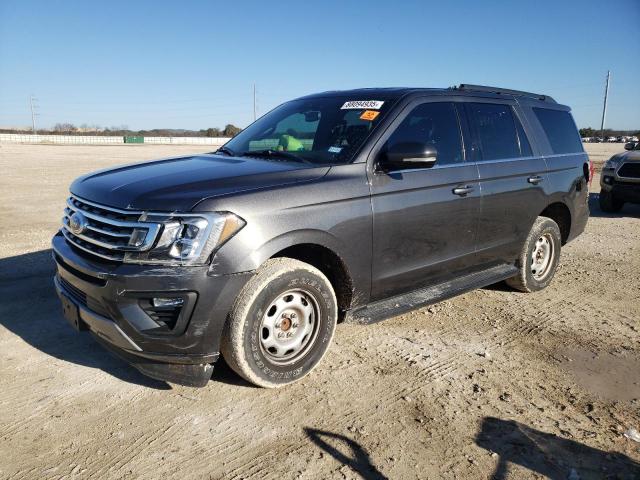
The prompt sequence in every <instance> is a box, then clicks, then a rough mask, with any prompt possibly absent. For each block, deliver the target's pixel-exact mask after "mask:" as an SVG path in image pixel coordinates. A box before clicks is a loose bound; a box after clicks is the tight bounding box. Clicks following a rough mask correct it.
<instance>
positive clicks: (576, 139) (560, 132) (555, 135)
mask: <svg viewBox="0 0 640 480" xmlns="http://www.w3.org/2000/svg"><path fill="white" fill-rule="evenodd" d="M533 112H534V113H535V114H536V117H538V120H539V121H540V124H541V125H542V128H543V130H544V133H546V134H547V138H548V139H549V143H550V144H551V150H552V151H553V153H556V154H560V153H582V152H583V149H582V142H581V141H580V135H579V134H578V129H577V128H576V124H575V122H574V121H573V118H572V117H571V114H570V113H569V112H564V111H562V110H550V109H548V108H534V109H533Z"/></svg>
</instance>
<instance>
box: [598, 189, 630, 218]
mask: <svg viewBox="0 0 640 480" xmlns="http://www.w3.org/2000/svg"><path fill="white" fill-rule="evenodd" d="M598 203H599V204H600V210H602V211H603V212H606V213H616V212H619V211H620V210H621V209H622V207H623V206H624V202H623V201H622V200H620V199H618V198H616V197H615V195H614V194H613V192H607V191H606V190H601V191H600V195H598Z"/></svg>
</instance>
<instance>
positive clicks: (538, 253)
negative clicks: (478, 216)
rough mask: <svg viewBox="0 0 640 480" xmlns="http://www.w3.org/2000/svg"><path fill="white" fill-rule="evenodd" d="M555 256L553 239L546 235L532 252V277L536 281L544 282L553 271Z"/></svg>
mask: <svg viewBox="0 0 640 480" xmlns="http://www.w3.org/2000/svg"><path fill="white" fill-rule="evenodd" d="M553 254H554V245H553V238H552V237H551V234H549V233H545V234H543V235H541V236H540V237H539V238H538V239H537V240H536V243H535V245H534V248H533V252H531V275H533V278H535V279H536V280H542V279H543V278H545V277H546V276H547V275H548V274H549V272H550V271H551V264H552V260H553Z"/></svg>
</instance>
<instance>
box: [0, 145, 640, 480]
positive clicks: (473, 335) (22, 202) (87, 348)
mask: <svg viewBox="0 0 640 480" xmlns="http://www.w3.org/2000/svg"><path fill="white" fill-rule="evenodd" d="M209 148H210V147H209ZM587 148H588V150H589V152H590V154H591V155H592V158H593V159H594V160H595V161H596V164H597V165H598V166H601V164H602V162H603V161H604V160H606V159H607V158H608V157H609V156H610V155H611V154H612V153H615V152H616V151H620V150H621V148H622V145H619V144H618V145H587ZM207 150H208V148H207V147H204V148H199V147H193V146H188V147H179V146H53V145H50V146H47V145H31V146H28V145H7V144H4V145H0V168H1V172H2V175H1V176H0V203H1V204H2V208H1V209H0V245H1V246H2V248H1V250H0V478H3V479H89V478H92V479H106V478H117V479H119V478H135V479H137V478H141V479H158V478H165V479H169V478H180V479H218V478H228V479H241V478H254V479H263V478H264V479H267V478H268V479H290V478H291V479H293V478H300V479H318V478H321V479H343V478H347V479H352V478H356V479H357V478H366V479H369V478H390V479H404V478H432V479H437V478H446V479H454V478H470V479H477V478H479V479H481V478H496V479H498V478H500V479H502V478H510V479H532V478H553V479H571V480H576V479H595V478H598V479H599V478H640V443H637V442H636V441H633V440H632V439H629V438H627V437H626V436H625V435H624V434H625V432H627V434H629V436H633V434H632V432H629V429H636V430H640V321H639V318H640V276H639V275H638V272H639V271H640V242H639V238H640V206H627V207H625V208H624V210H623V211H622V212H621V213H620V214H616V215H605V214H603V213H602V212H600V210H599V209H598V207H597V201H594V200H597V197H596V194H595V193H592V195H591V197H592V198H591V207H592V209H591V211H592V218H591V219H590V221H589V224H588V226H587V229H586V232H585V233H584V234H583V235H582V236H581V237H579V238H578V239H577V240H576V241H574V242H573V243H571V244H569V245H567V246H566V248H564V249H563V252H562V259H561V266H560V269H559V271H558V273H557V275H556V278H555V280H554V282H553V283H552V284H551V286H550V287H549V288H548V289H546V290H545V291H543V292H539V293H536V294H528V295H527V294H522V293H515V292H513V291H510V290H509V289H508V288H506V287H505V286H502V285H497V286H493V287H490V288H485V289H482V290H477V291H474V292H471V293H468V294H466V295H463V296H461V297H457V298H455V299H453V300H450V301H446V302H442V303H439V304H436V305H433V306H431V307H428V308H423V309H420V310H417V311H415V312H412V313H410V314H406V315H402V316H399V317H396V318H394V319H391V320H388V321H386V322H382V323H379V324H376V325H373V326H358V325H348V324H341V325H339V326H338V331H337V334H336V337H335V342H334V344H333V345H332V347H331V348H330V350H329V353H328V355H327V357H326V358H325V360H324V361H323V363H322V364H321V365H320V366H319V367H318V368H317V369H316V370H315V371H314V372H313V373H312V374H311V375H310V376H308V377H306V378H305V379H304V380H303V381H301V382H299V383H297V384H295V385H292V386H290V387H287V388H285V389H280V390H263V389H258V388H253V387H251V386H250V385H248V384H246V383H244V382H242V381H240V380H239V379H238V378H237V377H236V376H235V375H233V374H232V372H230V371H229V369H228V367H226V366H225V365H224V364H223V363H219V364H218V365H217V366H216V369H215V372H214V375H213V379H212V380H211V382H210V383H209V385H208V387H206V388H203V389H192V388H187V387H180V386H174V385H168V384H166V383H163V382H158V381H154V380H150V379H147V378H146V377H144V376H142V375H140V374H139V373H137V372H136V371H135V370H134V369H133V368H131V367H129V366H128V365H126V364H124V363H122V362H121V361H119V360H116V359H114V358H112V357H111V356H110V355H109V354H108V353H106V352H105V351H103V350H102V348H100V347H99V346H98V345H97V344H96V343H95V342H94V341H93V340H92V338H91V337H90V336H89V335H87V334H77V333H75V332H74V331H72V329H71V328H70V327H69V326H67V324H66V323H65V321H64V320H63V318H62V315H61V310H60V306H59V304H58V301H57V298H56V296H55V293H54V290H53V286H52V282H51V277H52V275H53V272H54V268H53V262H52V260H51V258H50V251H49V240H50V238H51V236H52V235H53V234H54V232H55V231H56V229H57V228H58V224H59V221H60V217H61V214H62V209H63V204H64V200H65V196H66V193H67V188H68V185H69V183H70V181H71V180H72V179H73V178H74V177H76V176H78V175H80V174H82V173H86V172H88V171H91V170H95V169H98V168H104V167H107V166H111V165H116V164H120V163H125V162H133V161H139V160H143V159H151V158H154V157H162V156H169V155H176V154H187V153H189V152H198V151H201V152H202V151H207ZM597 180H598V179H597V178H596V180H595V181H594V182H593V186H592V192H597V191H598V190H599V188H598V183H597Z"/></svg>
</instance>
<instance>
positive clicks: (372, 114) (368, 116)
mask: <svg viewBox="0 0 640 480" xmlns="http://www.w3.org/2000/svg"><path fill="white" fill-rule="evenodd" d="M378 115H380V112H378V111H377V110H365V111H364V112H362V115H360V120H369V121H370V122H372V121H373V120H375V119H376V117H377V116H378Z"/></svg>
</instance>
